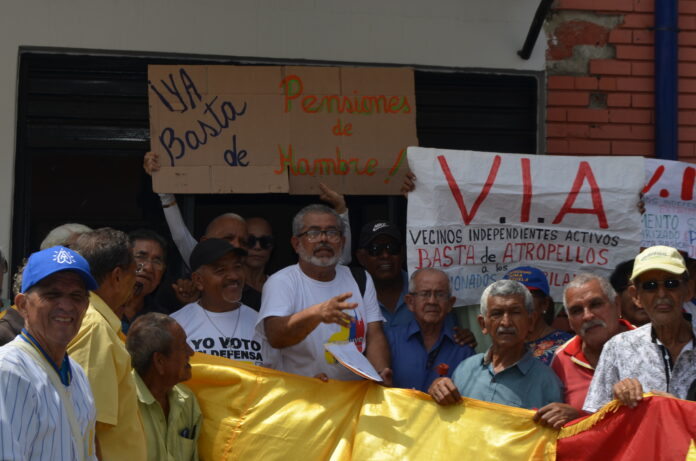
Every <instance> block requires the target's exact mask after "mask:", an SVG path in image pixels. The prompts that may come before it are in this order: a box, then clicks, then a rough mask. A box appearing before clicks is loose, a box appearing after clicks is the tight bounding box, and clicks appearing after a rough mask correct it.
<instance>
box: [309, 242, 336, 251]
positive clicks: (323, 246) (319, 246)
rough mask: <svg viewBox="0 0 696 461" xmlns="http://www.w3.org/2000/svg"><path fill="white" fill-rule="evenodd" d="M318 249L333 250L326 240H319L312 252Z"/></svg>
mask: <svg viewBox="0 0 696 461" xmlns="http://www.w3.org/2000/svg"><path fill="white" fill-rule="evenodd" d="M320 250H331V252H333V247H332V246H331V245H329V244H328V243H326V242H320V243H317V246H315V247H314V250H313V253H316V252H317V251H320Z"/></svg>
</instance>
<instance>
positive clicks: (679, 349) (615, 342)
mask: <svg viewBox="0 0 696 461" xmlns="http://www.w3.org/2000/svg"><path fill="white" fill-rule="evenodd" d="M631 281H632V282H633V285H632V286H631V287H629V290H630V291H631V294H632V295H633V298H634V300H635V301H636V303H637V304H638V305H639V306H640V307H642V308H643V309H645V311H646V312H647V313H648V317H650V322H651V323H649V324H647V325H643V326H642V327H640V328H637V329H635V330H632V331H627V332H625V333H621V334H619V335H616V336H614V337H613V338H611V339H610V340H609V341H607V343H606V344H605V345H604V349H603V350H602V355H601V357H600V358H599V363H598V365H597V370H596V371H595V374H594V377H593V378H592V384H590V390H589V391H588V393H587V399H586V400H585V405H584V407H583V409H584V410H585V411H588V412H595V411H597V410H599V409H600V408H601V407H602V406H603V405H604V404H606V403H607V402H609V401H611V400H612V398H616V399H618V400H620V401H621V402H622V403H623V404H625V405H628V406H630V407H634V406H636V405H637V403H638V401H640V400H641V399H642V398H643V392H644V391H649V392H657V393H669V394H672V395H674V396H676V397H677V398H681V399H683V398H685V397H686V396H687V393H688V391H689V387H690V386H691V384H692V383H693V382H694V380H696V353H695V351H694V333H693V330H692V329H691V322H690V321H689V320H687V319H686V318H685V317H684V315H683V314H682V305H683V304H684V301H686V300H688V299H689V298H690V297H691V285H690V283H689V274H688V272H687V270H686V265H685V263H684V259H683V258H682V256H681V255H680V254H679V252H678V251H677V250H675V249H674V248H670V247H666V246H654V247H650V248H647V249H645V250H643V251H642V252H641V253H640V254H639V255H638V256H637V257H636V259H635V261H634V263H633V273H632V274H631Z"/></svg>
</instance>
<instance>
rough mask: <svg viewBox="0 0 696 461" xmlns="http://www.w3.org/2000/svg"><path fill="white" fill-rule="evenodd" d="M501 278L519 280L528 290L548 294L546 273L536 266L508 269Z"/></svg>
mask: <svg viewBox="0 0 696 461" xmlns="http://www.w3.org/2000/svg"><path fill="white" fill-rule="evenodd" d="M503 278H504V279H509V280H515V281H517V282H520V283H521V284H522V285H524V286H525V287H527V289H528V290H530V291H531V290H539V291H541V292H542V293H544V294H545V295H546V296H548V295H549V281H548V280H547V279H546V275H544V273H543V272H542V271H540V270H539V269H537V268H536V267H530V266H522V267H517V268H515V269H512V270H511V271H508V273H507V274H505V275H504V276H503Z"/></svg>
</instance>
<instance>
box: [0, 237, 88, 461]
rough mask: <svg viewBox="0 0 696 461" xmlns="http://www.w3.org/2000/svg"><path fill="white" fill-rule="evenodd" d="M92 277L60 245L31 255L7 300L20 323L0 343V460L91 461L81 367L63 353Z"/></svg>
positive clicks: (78, 320)
mask: <svg viewBox="0 0 696 461" xmlns="http://www.w3.org/2000/svg"><path fill="white" fill-rule="evenodd" d="M96 287H97V283H96V281H95V280H94V278H93V277H92V275H91V273H90V270H89V264H88V263H87V261H86V260H85V259H84V258H83V257H82V256H80V255H79V254H77V253H75V252H74V251H72V250H70V249H68V248H65V247H52V248H48V249H46V250H42V251H39V252H37V253H34V254H33V255H31V256H30V257H29V261H28V262H27V265H26V267H25V269H24V275H23V279H22V292H21V293H20V294H18V295H17V296H16V297H15V303H16V304H17V309H18V310H19V312H20V314H21V315H22V317H24V319H25V328H24V329H22V332H21V333H20V334H19V335H18V336H17V337H16V338H15V339H14V340H12V341H11V342H10V343H8V344H6V345H5V346H3V347H0V389H2V390H3V391H2V393H0V394H1V397H0V459H32V460H54V459H80V460H92V461H96V459H97V457H96V450H95V441H94V432H95V424H96V410H95V407H94V398H93V396H92V391H91V389H90V385H89V381H88V380H87V376H86V375H85V372H84V371H83V369H82V367H80V365H79V364H78V363H77V362H75V361H74V360H73V359H72V358H71V357H69V356H68V354H67V353H66V349H67V346H68V343H69V342H70V340H71V339H72V338H74V337H75V335H76V334H77V332H78V330H79V329H80V324H81V322H82V317H83V316H84V314H85V311H86V310H87V306H89V290H94V289H95V288H96Z"/></svg>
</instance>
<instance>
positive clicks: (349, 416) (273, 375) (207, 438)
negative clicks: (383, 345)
mask: <svg viewBox="0 0 696 461" xmlns="http://www.w3.org/2000/svg"><path fill="white" fill-rule="evenodd" d="M192 365H193V378H192V379H191V380H190V381H188V382H187V383H186V384H187V385H188V386H189V387H190V388H191V389H192V390H193V391H194V392H195V393H196V396H197V397H198V402H199V404H200V406H201V409H202V411H203V415H204V422H203V430H202V432H201V435H200V439H199V454H200V457H201V460H203V461H227V460H250V459H263V460H264V461H269V460H301V461H313V460H350V459H354V460H361V461H362V460H404V461H408V460H413V461H416V460H417V461H421V460H427V459H457V457H459V456H466V457H467V459H473V460H476V461H484V460H525V459H539V460H541V459H553V453H554V449H553V446H554V445H555V442H556V435H557V432H556V431H554V430H552V429H547V428H543V427H541V426H540V425H538V424H536V423H534V421H533V420H532V416H533V415H534V412H533V411H531V410H524V409H520V408H512V407H507V406H504V405H498V404H494V403H487V402H481V401H478V400H472V399H463V402H462V404H461V405H454V406H451V407H442V406H439V405H437V404H435V403H434V402H433V401H432V400H431V399H430V397H429V396H427V395H425V394H423V393H421V392H418V391H413V390H406V389H392V388H385V387H383V386H380V385H378V384H375V383H373V382H370V381H364V380H361V381H335V380H331V381H329V382H328V383H324V382H321V381H319V380H318V379H315V378H307V377H303V376H297V375H293V374H289V373H283V372H280V371H276V370H269V369H265V368H259V367H256V366H253V365H248V364H245V363H239V362H234V361H232V360H228V359H225V358H220V357H214V356H208V355H204V354H199V353H197V354H196V355H195V356H194V357H193V360H192Z"/></svg>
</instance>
